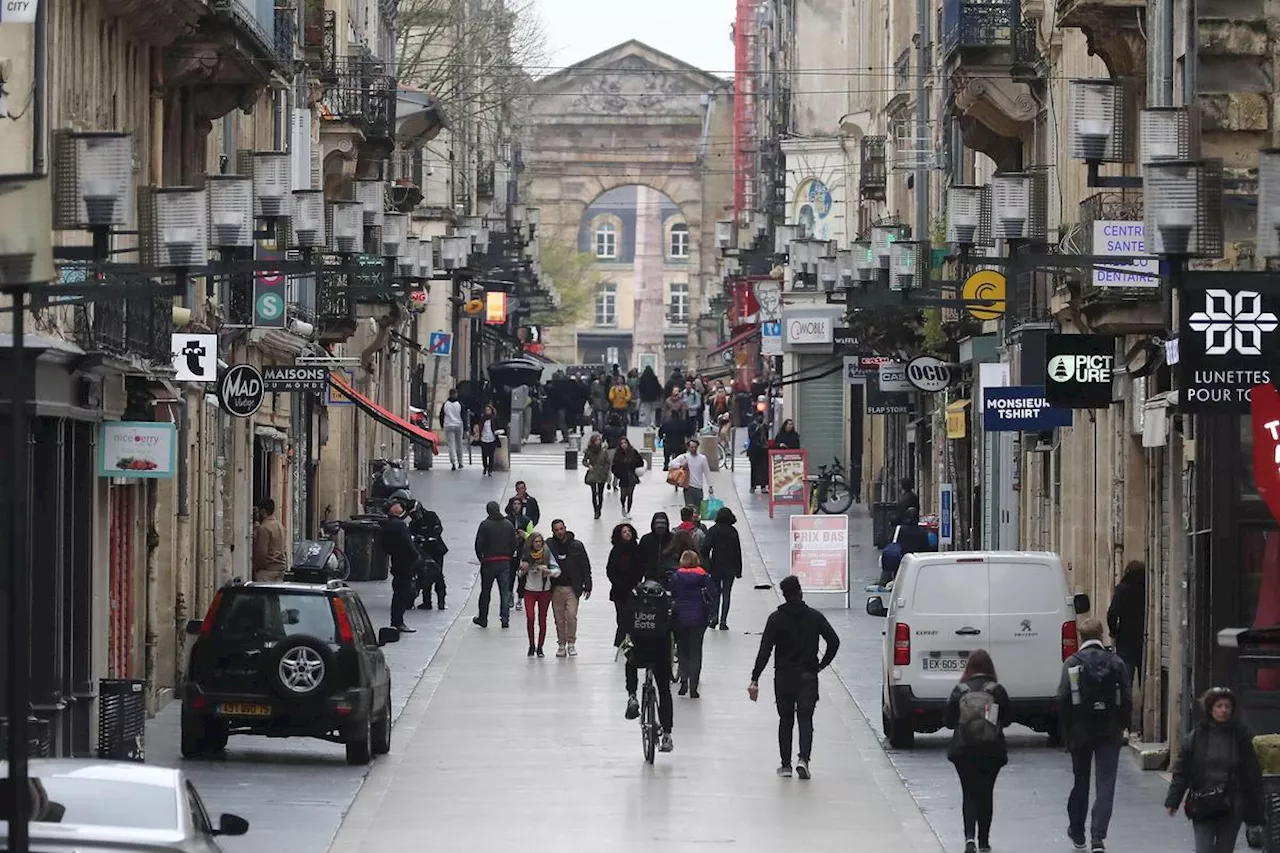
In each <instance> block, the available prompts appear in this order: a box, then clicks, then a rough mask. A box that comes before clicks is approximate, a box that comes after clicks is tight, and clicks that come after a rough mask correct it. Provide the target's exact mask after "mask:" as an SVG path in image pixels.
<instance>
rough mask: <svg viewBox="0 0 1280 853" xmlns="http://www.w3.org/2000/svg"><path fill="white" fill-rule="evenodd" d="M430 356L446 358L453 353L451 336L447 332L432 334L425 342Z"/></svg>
mask: <svg viewBox="0 0 1280 853" xmlns="http://www.w3.org/2000/svg"><path fill="white" fill-rule="evenodd" d="M427 349H428V350H430V351H431V354H432V355H439V356H446V355H449V354H450V353H451V352H453V335H451V334H449V333H448V332H432V333H431V337H430V339H428V341H427Z"/></svg>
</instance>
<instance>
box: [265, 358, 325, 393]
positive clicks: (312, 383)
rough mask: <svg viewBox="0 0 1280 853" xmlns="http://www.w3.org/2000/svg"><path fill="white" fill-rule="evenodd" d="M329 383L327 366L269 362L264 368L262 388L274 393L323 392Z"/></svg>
mask: <svg viewBox="0 0 1280 853" xmlns="http://www.w3.org/2000/svg"><path fill="white" fill-rule="evenodd" d="M328 384H329V368H327V367H321V366H318V365H280V364H268V365H263V368H262V389H263V390H264V391H269V392H272V393H281V392H285V393H288V392H292V391H307V392H315V393H317V394H322V393H324V389H325V388H326V387H327V386H328Z"/></svg>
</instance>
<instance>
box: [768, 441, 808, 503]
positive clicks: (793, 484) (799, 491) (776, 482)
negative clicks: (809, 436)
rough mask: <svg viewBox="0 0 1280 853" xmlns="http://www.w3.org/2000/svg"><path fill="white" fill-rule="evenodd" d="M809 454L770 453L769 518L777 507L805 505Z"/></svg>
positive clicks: (786, 451)
mask: <svg viewBox="0 0 1280 853" xmlns="http://www.w3.org/2000/svg"><path fill="white" fill-rule="evenodd" d="M808 476H809V454H808V453H806V452H805V451H804V450H789V449H784V450H770V451H769V517H770V518H773V508H774V507H775V506H786V505H787V504H792V505H793V506H804V505H805V498H806V495H805V487H806V486H807V485H808V480H807V478H808Z"/></svg>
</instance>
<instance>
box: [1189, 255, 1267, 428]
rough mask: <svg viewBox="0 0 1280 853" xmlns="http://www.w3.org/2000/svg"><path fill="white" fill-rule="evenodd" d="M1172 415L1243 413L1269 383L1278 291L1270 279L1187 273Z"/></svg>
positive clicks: (1242, 274)
mask: <svg viewBox="0 0 1280 853" xmlns="http://www.w3.org/2000/svg"><path fill="white" fill-rule="evenodd" d="M1179 308H1180V313H1181V315H1182V322H1181V327H1180V329H1179V334H1178V386H1179V388H1178V411H1180V412H1192V413H1203V414H1237V415H1243V414H1247V413H1248V412H1249V398H1250V391H1251V390H1252V388H1253V387H1254V386H1255V385H1265V384H1267V383H1269V382H1270V381H1271V362H1272V361H1273V359H1274V355H1273V353H1274V352H1275V351H1276V348H1277V347H1280V285H1278V284H1277V282H1276V277H1275V275H1274V274H1273V273H1261V272H1189V273H1186V274H1185V275H1184V276H1183V289H1182V294H1181V299H1180V300H1179Z"/></svg>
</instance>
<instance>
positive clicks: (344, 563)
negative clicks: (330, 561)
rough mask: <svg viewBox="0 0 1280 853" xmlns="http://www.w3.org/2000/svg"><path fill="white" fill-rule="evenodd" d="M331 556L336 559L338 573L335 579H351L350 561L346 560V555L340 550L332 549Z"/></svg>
mask: <svg viewBox="0 0 1280 853" xmlns="http://www.w3.org/2000/svg"><path fill="white" fill-rule="evenodd" d="M333 555H334V556H335V557H337V558H338V571H337V574H336V575H335V577H337V579H338V580H340V581H344V580H346V579H347V578H349V577H351V561H350V560H348V559H347V555H346V553H345V552H343V550H342V549H341V548H338V547H336V546H335V547H334V549H333Z"/></svg>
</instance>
